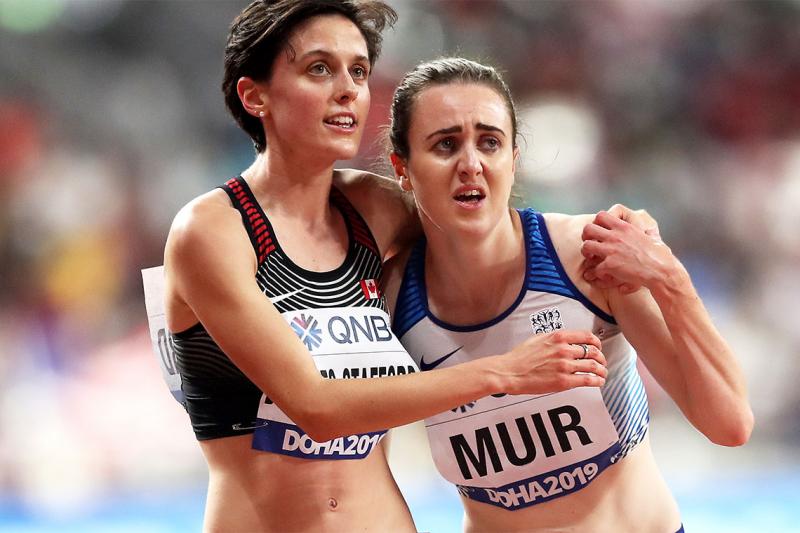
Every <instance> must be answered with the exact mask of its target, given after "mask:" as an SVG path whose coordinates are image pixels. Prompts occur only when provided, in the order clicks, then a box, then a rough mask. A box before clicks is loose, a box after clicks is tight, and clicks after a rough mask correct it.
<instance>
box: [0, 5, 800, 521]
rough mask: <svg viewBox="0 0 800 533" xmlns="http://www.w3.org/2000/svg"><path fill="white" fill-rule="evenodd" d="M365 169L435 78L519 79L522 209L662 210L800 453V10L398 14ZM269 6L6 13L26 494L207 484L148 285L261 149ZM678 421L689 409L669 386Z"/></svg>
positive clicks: (59, 509) (10, 279)
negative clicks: (236, 76) (235, 110)
mask: <svg viewBox="0 0 800 533" xmlns="http://www.w3.org/2000/svg"><path fill="white" fill-rule="evenodd" d="M390 3H391V4H392V5H393V6H394V7H395V8H396V9H397V11H398V12H399V22H398V24H397V26H396V27H395V29H394V30H390V31H389V32H387V35H386V38H385V42H384V50H383V55H382V57H381V59H380V60H379V62H378V64H377V66H376V69H375V71H374V74H373V77H372V79H371V82H370V86H371V89H372V102H373V105H372V112H371V115H370V118H369V122H368V124H367V133H366V135H365V138H364V139H365V140H364V143H363V147H362V150H361V153H360V155H359V157H358V159H357V160H354V161H349V162H343V164H342V166H351V167H359V168H369V169H373V170H377V171H379V172H386V171H387V168H388V167H387V166H386V163H385V160H386V156H385V153H384V148H383V146H384V145H383V143H382V142H381V135H382V131H383V130H382V128H381V126H382V125H384V124H385V123H386V119H387V112H388V105H389V102H390V99H391V94H392V90H393V88H394V86H395V84H396V83H397V81H398V80H399V78H400V77H401V76H402V74H403V73H404V72H405V71H406V70H407V69H409V68H410V67H411V66H413V65H414V64H416V63H417V62H418V61H420V60H423V59H429V58H433V57H436V56H440V55H456V54H457V55H465V56H467V57H470V58H473V59H478V60H482V61H487V62H489V63H491V64H494V65H495V66H497V67H498V68H500V69H501V70H502V71H503V73H504V74H505V76H506V78H507V80H508V82H509V84H510V86H511V88H512V91H513V93H514V95H515V98H516V101H517V105H518V109H519V113H520V116H521V119H522V125H521V130H522V134H523V138H522V139H521V140H520V146H521V149H522V152H523V155H522V161H521V168H520V170H519V172H518V175H517V181H518V183H517V194H518V196H519V198H518V202H519V203H520V204H524V205H533V206H535V207H536V208H538V209H539V210H543V211H562V212H567V213H579V212H593V211H597V210H598V209H601V208H606V207H608V206H610V205H611V204H612V203H615V202H622V203H625V204H627V205H630V206H632V207H637V208H646V209H648V210H649V211H650V212H651V213H652V214H653V215H654V216H655V217H656V219H657V220H658V221H659V223H660V227H661V233H662V235H663V237H664V239H665V241H666V242H667V243H668V244H669V245H670V246H671V247H672V248H673V250H675V251H676V252H677V254H678V256H679V257H680V258H682V260H683V261H684V263H685V264H686V265H687V267H688V269H689V271H690V272H691V274H692V276H693V279H694V281H695V284H696V285H697V287H698V290H699V292H700V293H701V295H702V296H703V298H704V299H705V301H706V303H707V305H708V307H709V308H710V310H711V312H712V315H713V317H714V319H715V322H716V323H717V324H718V326H719V327H720V329H721V330H722V331H723V333H724V334H725V336H726V338H728V340H729V341H730V342H731V343H732V344H733V345H734V346H735V348H736V351H737V353H738V355H739V357H740V359H741V361H742V364H743V365H744V367H745V371H746V373H747V376H748V380H749V385H750V390H751V399H752V403H753V407H754V410H755V413H756V420H757V429H756V432H755V434H754V437H753V441H752V442H751V444H750V445H749V446H753V447H759V446H763V447H772V446H785V447H788V448H792V447H796V446H797V445H798V443H800V410H798V403H799V400H800V389H798V387H797V386H796V383H797V382H798V380H799V379H800V365H796V364H793V363H794V362H795V361H796V360H797V359H798V356H800V348H798V347H799V346H800V327H798V326H799V325H800V322H798V319H797V317H796V315H795V314H794V313H795V312H796V310H795V309H794V304H795V302H796V301H797V300H800V210H798V209H797V208H796V206H797V205H800V3H798V2H797V1H791V0H785V1H768V0H764V1H750V2H747V1H710V0H677V1H671V0H663V1H656V0H594V1H588V0H585V1H534V0H530V1H527V0H493V1H488V0H487V1H483V0H419V1H412V0H395V1H392V2H390ZM246 4H247V2H246V1H230V2H226V1H212V0H207V1H201V2H190V1H167V0H164V1H151V0H137V1H126V0H0V500H2V501H3V502H16V503H15V505H19V506H22V507H25V508H30V509H35V510H37V512H39V511H41V512H44V513H51V514H53V513H54V514H65V513H66V514H70V513H75V512H79V510H80V509H81V508H84V507H85V506H87V505H89V502H91V501H92V499H93V498H94V497H96V496H97V495H100V494H103V495H109V494H114V493H124V492H125V491H142V490H153V487H164V486H168V487H192V486H197V485H198V480H199V479H202V478H203V476H204V475H205V473H204V472H205V469H204V466H203V464H202V459H201V457H200V455H199V451H198V450H197V446H196V444H195V443H194V439H193V436H192V434H191V430H190V428H189V424H188V419H187V418H186V416H185V414H184V413H183V412H182V410H181V409H180V407H179V406H178V405H177V404H176V403H175V402H174V401H173V400H172V399H171V397H170V395H169V393H168V391H167V390H166V387H165V386H164V385H163V383H161V381H160V375H159V371H158V368H157V365H156V362H155V358H154V356H153V355H152V353H151V347H150V340H149V336H148V333H147V328H146V314H145V309H144V299H143V295H142V282H141V274H140V270H141V269H142V268H145V267H149V266H154V265H158V264H161V262H162V260H163V255H162V254H163V248H164V241H165V238H166V234H167V230H168V228H169V224H170V222H171V220H172V217H173V216H174V215H175V213H176V212H177V210H178V209H179V208H180V206H182V205H183V204H184V203H186V202H187V201H188V200H189V199H191V198H192V197H194V196H196V195H197V194H200V193H202V192H205V191H207V190H209V189H211V188H212V187H214V186H216V185H217V184H220V183H222V182H223V181H224V180H225V179H226V178H227V177H230V176H232V175H235V174H237V173H238V172H239V171H241V170H242V169H243V168H245V167H246V166H247V165H248V164H249V162H250V160H251V158H252V156H253V150H252V146H251V144H250V143H249V140H248V138H247V136H246V135H245V134H244V133H241V132H240V131H239V130H238V129H237V128H236V127H235V124H234V123H233V121H232V119H230V118H229V117H228V116H227V114H226V112H225V109H224V103H223V99H222V95H221V91H220V88H219V85H220V81H221V72H222V51H223V47H224V41H225V36H226V32H227V28H228V25H229V23H230V21H231V20H232V19H233V17H234V16H235V15H236V13H238V11H240V10H241V8H243V7H244V6H245V5H246ZM651 393H652V411H653V418H654V419H657V417H658V416H659V412H660V411H661V410H669V409H670V407H668V402H666V401H664V398H663V397H662V396H661V395H660V393H659V391H658V390H657V389H656V388H655V387H653V388H651Z"/></svg>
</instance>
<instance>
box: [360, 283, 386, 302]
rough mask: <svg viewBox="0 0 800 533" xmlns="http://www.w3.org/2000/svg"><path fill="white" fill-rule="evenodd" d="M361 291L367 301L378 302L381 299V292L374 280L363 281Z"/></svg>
mask: <svg viewBox="0 0 800 533" xmlns="http://www.w3.org/2000/svg"><path fill="white" fill-rule="evenodd" d="M361 290H362V292H363V293H364V298H366V299H367V300H377V299H378V298H380V297H381V291H380V290H379V289H378V284H377V283H376V282H375V280H374V279H362V280H361Z"/></svg>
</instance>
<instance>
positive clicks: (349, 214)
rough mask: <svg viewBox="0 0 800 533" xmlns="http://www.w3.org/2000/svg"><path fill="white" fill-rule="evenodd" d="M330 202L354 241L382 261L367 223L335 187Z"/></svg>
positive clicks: (332, 189)
mask: <svg viewBox="0 0 800 533" xmlns="http://www.w3.org/2000/svg"><path fill="white" fill-rule="evenodd" d="M331 200H332V201H333V203H334V204H335V205H336V207H338V208H339V210H340V211H341V212H342V214H343V215H344V216H345V218H346V219H347V224H348V225H349V226H350V227H351V228H352V230H353V238H354V239H355V241H356V242H357V243H359V244H361V245H363V246H365V247H366V248H367V249H368V250H370V251H371V252H372V253H374V254H375V255H377V256H378V259H382V256H381V252H380V249H379V248H378V243H377V241H375V237H374V236H373V235H372V231H370V229H369V226H368V225H367V222H366V221H365V220H364V218H363V217H362V216H361V213H359V212H358V211H357V210H356V208H355V207H353V204H351V203H350V200H348V199H347V197H346V196H345V195H344V193H343V192H341V191H340V190H339V189H337V188H336V187H332V188H331Z"/></svg>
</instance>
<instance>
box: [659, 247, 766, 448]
mask: <svg viewBox="0 0 800 533" xmlns="http://www.w3.org/2000/svg"><path fill="white" fill-rule="evenodd" d="M650 291H651V294H652V296H653V298H654V300H655V302H656V304H657V305H658V307H659V309H660V311H661V314H662V315H663V318H664V322H665V324H666V327H667V329H668V331H669V335H670V337H671V340H672V342H673V346H674V354H675V363H676V369H677V370H678V372H679V374H680V376H681V381H682V385H683V386H682V387H681V388H680V389H681V390H682V391H683V398H676V401H678V403H679V404H681V408H682V409H683V410H684V413H685V414H686V416H687V418H689V420H690V421H691V422H692V423H693V424H694V425H695V426H696V427H697V428H698V429H700V430H701V431H702V432H703V433H704V434H705V435H706V436H708V438H709V439H711V440H712V441H714V442H717V443H719V444H727V445H735V444H741V443H743V442H745V441H746V440H747V438H748V437H749V433H750V430H751V428H752V412H751V410H750V406H749V403H748V400H747V388H746V385H745V379H744V375H743V373H742V370H741V367H740V365H739V363H738V362H737V360H736V357H735V355H734V353H733V351H732V350H731V348H730V346H729V345H728V343H727V342H726V341H725V339H723V338H722V335H720V333H719V332H718V331H717V329H716V327H714V325H713V323H712V321H711V317H710V316H709V315H708V312H707V310H706V309H705V306H704V305H703V302H702V300H701V299H700V297H699V296H698V295H697V292H696V291H695V288H694V286H693V285H692V282H691V279H690V278H689V275H688V273H687V272H686V270H685V269H684V268H683V266H682V265H680V263H677V261H676V265H675V266H673V267H672V269H671V272H670V274H669V276H666V277H665V278H664V279H663V281H660V282H658V283H655V284H653V285H652V286H651V287H650Z"/></svg>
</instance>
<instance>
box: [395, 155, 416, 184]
mask: <svg viewBox="0 0 800 533" xmlns="http://www.w3.org/2000/svg"><path fill="white" fill-rule="evenodd" d="M389 160H390V161H391V162H392V168H394V173H395V175H397V182H398V183H399V184H400V188H401V189H403V190H404V191H406V192H408V191H410V190H412V189H413V188H414V187H413V186H412V185H411V180H410V179H409V178H408V173H407V169H406V164H405V162H404V161H403V159H402V158H401V157H400V156H399V155H397V154H396V153H395V152H392V153H391V154H390V155H389Z"/></svg>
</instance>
